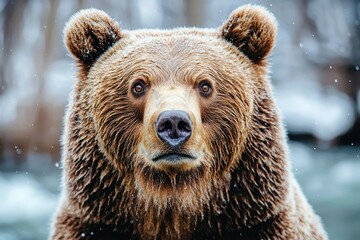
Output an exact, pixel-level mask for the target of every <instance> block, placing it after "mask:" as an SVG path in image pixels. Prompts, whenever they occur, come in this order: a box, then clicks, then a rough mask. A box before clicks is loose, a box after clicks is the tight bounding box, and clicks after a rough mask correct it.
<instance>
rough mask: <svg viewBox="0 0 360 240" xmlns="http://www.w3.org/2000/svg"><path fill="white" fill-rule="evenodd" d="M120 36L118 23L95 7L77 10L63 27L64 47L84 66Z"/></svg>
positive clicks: (87, 65) (91, 62) (90, 62)
mask: <svg viewBox="0 0 360 240" xmlns="http://www.w3.org/2000/svg"><path fill="white" fill-rule="evenodd" d="M121 37H122V34H121V32H120V27H119V25H118V24H117V23H116V22H115V21H113V20H112V19H111V18H110V17H109V16H108V15H107V14H106V13H105V12H103V11H100V10H97V9H86V10H81V11H79V12H77V13H76V14H75V15H74V16H72V17H71V18H70V20H69V22H68V23H67V24H66V26H65V28H64V43H65V46H66V48H67V49H68V51H69V52H70V53H71V54H72V55H73V56H74V57H75V58H76V59H77V60H79V62H80V64H85V67H89V66H90V65H92V64H93V63H94V62H95V61H96V60H97V59H98V58H99V57H100V55H101V54H103V53H104V52H105V51H106V50H107V49H108V48H109V47H111V46H112V45H113V44H114V43H116V42H117V41H118V40H119V39H120V38H121Z"/></svg>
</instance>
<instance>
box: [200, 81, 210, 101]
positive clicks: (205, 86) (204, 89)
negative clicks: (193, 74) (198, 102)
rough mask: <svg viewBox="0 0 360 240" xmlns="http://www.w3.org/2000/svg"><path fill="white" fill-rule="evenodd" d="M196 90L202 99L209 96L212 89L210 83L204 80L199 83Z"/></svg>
mask: <svg viewBox="0 0 360 240" xmlns="http://www.w3.org/2000/svg"><path fill="white" fill-rule="evenodd" d="M198 89H199V93H200V95H201V96H203V97H208V96H210V95H211V92H212V87H211V83H210V82H209V81H208V80H204V81H202V82H200V84H199V88H198Z"/></svg>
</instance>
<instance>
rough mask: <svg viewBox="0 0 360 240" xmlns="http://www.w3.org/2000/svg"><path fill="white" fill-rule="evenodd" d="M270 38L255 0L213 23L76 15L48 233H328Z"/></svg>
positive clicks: (272, 27)
mask: <svg viewBox="0 0 360 240" xmlns="http://www.w3.org/2000/svg"><path fill="white" fill-rule="evenodd" d="M275 38H276V21H275V18H274V16H273V15H272V14H271V13H269V12H268V11H267V10H266V9H264V8H263V7H259V6H253V5H246V6H243V7H240V8H238V9H236V10H234V11H233V12H232V13H231V14H230V16H229V19H228V20H227V21H226V22H225V23H224V24H223V25H222V26H221V27H220V28H219V29H197V28H191V29H187V28H181V29H173V30H138V31H125V30H121V29H120V27H119V25H118V24H117V23H116V22H114V21H113V20H112V19H111V18H110V17H109V16H108V15H107V14H106V13H104V12H102V11H99V10H95V9H88V10H82V11H80V12H79V13H77V14H75V15H74V16H73V17H72V18H71V19H70V21H69V22H68V23H67V25H66V27H65V30H64V41H65V45H66V48H67V49H68V51H69V52H70V53H71V54H72V56H73V57H74V58H75V60H76V62H77V64H78V69H79V72H78V73H79V74H78V81H77V83H76V86H75V88H74V92H73V94H72V96H71V101H70V104H69V106H68V108H67V114H66V117H65V131H64V135H63V141H62V144H63V152H62V161H63V167H64V169H63V190H62V198H61V202H60V205H59V209H58V211H57V213H56V218H55V221H54V224H53V231H52V233H51V239H54V240H60V239H107V240H108V239H246V240H249V239H278V240H281V239H282V240H289V239H294V240H295V239H296V240H299V239H314V240H322V239H327V236H326V233H325V232H324V230H323V227H322V224H321V221H320V219H319V217H318V216H317V215H315V214H314V212H313V210H312V208H311V207H310V205H309V204H308V202H307V200H306V199H305V197H304V195H303V193H302V191H301V189H300V187H299V186H298V184H297V182H296V180H295V178H294V177H293V174H292V173H291V172H290V166H289V161H288V157H287V147H286V146H287V145H286V141H285V137H284V132H283V127H282V124H281V121H280V119H279V113H278V109H277V107H276V104H275V102H274V99H273V97H272V91H271V87H270V85H269V81H268V76H267V73H268V60H267V57H268V56H269V54H270V52H271V50H272V49H273V47H274V44H275ZM166 114H167V115H166ZM169 114H170V115H169ZM171 114H173V115H171ZM165 115H166V116H169V117H164V116H165ZM164 119H165V120H164ZM161 124H162V125H161ZM174 129H175V130H174ZM164 134H165V135H164ZM164 136H165V137H164ZM184 136H186V137H184ZM180 140H181V141H180ZM176 141H177V142H176ZM174 142H176V144H175V143H174Z"/></svg>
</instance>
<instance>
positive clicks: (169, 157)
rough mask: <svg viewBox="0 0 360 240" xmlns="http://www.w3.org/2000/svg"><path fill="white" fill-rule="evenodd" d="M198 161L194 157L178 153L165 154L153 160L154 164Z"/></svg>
mask: <svg viewBox="0 0 360 240" xmlns="http://www.w3.org/2000/svg"><path fill="white" fill-rule="evenodd" d="M193 159H196V158H195V157H194V156H192V155H190V154H187V153H178V152H170V153H165V154H159V155H157V156H155V157H154V158H153V161H154V162H157V161H160V160H162V161H169V162H178V161H182V160H193Z"/></svg>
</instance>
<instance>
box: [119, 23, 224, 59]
mask: <svg viewBox="0 0 360 240" xmlns="http://www.w3.org/2000/svg"><path fill="white" fill-rule="evenodd" d="M226 47H228V44H227V43H226V42H225V41H224V40H223V39H222V38H221V37H220V35H219V34H218V33H217V32H216V31H214V30H211V29H175V30H138V31H128V32H125V34H124V37H123V39H121V40H120V41H119V44H118V45H117V46H115V52H116V53H117V54H120V55H128V54H131V53H132V52H135V53H138V54H144V55H146V54H150V55H151V56H154V57H155V56H162V57H166V58H168V59H172V58H188V60H191V58H196V57H197V56H200V55H201V56H202V57H204V56H205V55H206V57H207V58H209V57H211V56H212V55H213V56H218V57H222V56H223V55H226V53H225V52H224V51H225V49H226ZM189 54H190V55H189ZM137 57H141V56H139V55H138V56H137ZM190 57H191V58H190Z"/></svg>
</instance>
